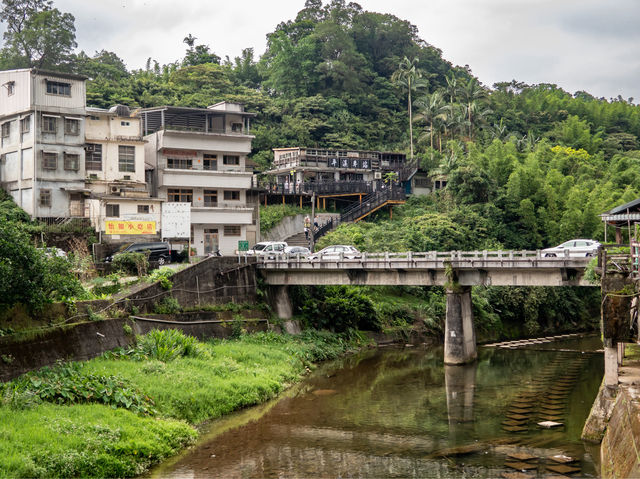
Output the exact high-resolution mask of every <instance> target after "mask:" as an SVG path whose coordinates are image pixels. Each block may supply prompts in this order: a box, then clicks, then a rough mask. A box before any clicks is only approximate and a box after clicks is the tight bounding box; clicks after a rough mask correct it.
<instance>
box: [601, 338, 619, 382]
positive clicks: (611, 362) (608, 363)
mask: <svg viewBox="0 0 640 479" xmlns="http://www.w3.org/2000/svg"><path fill="white" fill-rule="evenodd" d="M604 385H605V386H607V387H613V388H617V387H618V348H617V347H616V346H613V347H611V348H607V347H605V348H604Z"/></svg>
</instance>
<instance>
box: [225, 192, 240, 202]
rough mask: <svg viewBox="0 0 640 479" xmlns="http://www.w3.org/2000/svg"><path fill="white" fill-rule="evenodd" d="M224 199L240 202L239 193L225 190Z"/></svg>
mask: <svg viewBox="0 0 640 479" xmlns="http://www.w3.org/2000/svg"><path fill="white" fill-rule="evenodd" d="M224 199H225V200H233V201H239V200H240V192H239V191H237V190H225V192H224Z"/></svg>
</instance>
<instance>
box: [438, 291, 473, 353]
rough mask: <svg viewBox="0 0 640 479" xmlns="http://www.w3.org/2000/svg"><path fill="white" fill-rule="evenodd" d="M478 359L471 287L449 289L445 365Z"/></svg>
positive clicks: (445, 334)
mask: <svg viewBox="0 0 640 479" xmlns="http://www.w3.org/2000/svg"><path fill="white" fill-rule="evenodd" d="M477 358H478V352H477V349H476V332H475V329H474V325H473V310H472V307H471V286H460V285H456V286H455V287H454V288H447V317H446V322H445V333H444V362H445V364H465V363H470V362H473V361H475V360H476V359H477Z"/></svg>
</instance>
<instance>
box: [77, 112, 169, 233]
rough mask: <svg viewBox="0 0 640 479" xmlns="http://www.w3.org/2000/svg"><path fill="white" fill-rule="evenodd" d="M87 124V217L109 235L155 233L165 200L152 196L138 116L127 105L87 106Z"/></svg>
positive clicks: (99, 229) (98, 228)
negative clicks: (88, 196) (88, 194)
mask: <svg viewBox="0 0 640 479" xmlns="http://www.w3.org/2000/svg"><path fill="white" fill-rule="evenodd" d="M87 115H88V116H87V120H86V126H85V138H86V145H85V150H86V152H85V170H86V174H87V177H86V187H87V189H88V190H90V192H91V198H90V199H88V200H87V205H88V208H87V216H89V217H90V218H91V223H92V225H93V226H94V228H95V229H96V231H98V232H101V233H104V234H106V235H108V236H105V237H103V239H105V240H115V241H118V240H122V239H123V238H124V237H125V235H127V237H130V236H128V235H131V234H135V235H144V236H145V237H147V238H151V237H152V236H155V235H157V232H158V231H159V229H160V221H161V213H162V211H161V207H162V200H160V199H158V198H151V197H150V192H149V190H148V188H147V184H146V182H145V172H146V171H145V162H144V140H143V139H142V130H141V122H140V118H138V117H134V116H131V114H130V111H129V108H128V107H126V106H124V105H116V106H114V107H112V108H110V109H108V110H106V109H102V108H93V107H87Z"/></svg>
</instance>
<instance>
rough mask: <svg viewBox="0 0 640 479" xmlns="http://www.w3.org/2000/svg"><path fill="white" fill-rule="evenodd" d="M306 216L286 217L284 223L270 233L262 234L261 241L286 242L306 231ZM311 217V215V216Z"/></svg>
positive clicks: (281, 222)
mask: <svg viewBox="0 0 640 479" xmlns="http://www.w3.org/2000/svg"><path fill="white" fill-rule="evenodd" d="M305 216H306V215H295V216H285V217H284V218H282V221H280V223H278V224H277V225H275V226H274V227H273V228H271V229H270V230H269V231H265V232H262V233H261V235H260V236H261V238H260V241H284V240H286V239H287V238H288V237H289V236H293V235H295V234H298V233H302V232H303V231H304V217H305ZM309 216H311V215H309Z"/></svg>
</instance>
